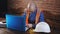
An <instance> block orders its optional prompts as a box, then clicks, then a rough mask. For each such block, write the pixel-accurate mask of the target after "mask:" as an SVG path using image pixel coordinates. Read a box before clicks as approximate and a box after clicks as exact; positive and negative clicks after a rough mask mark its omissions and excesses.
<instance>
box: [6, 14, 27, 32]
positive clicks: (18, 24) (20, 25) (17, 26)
mask: <svg viewBox="0 0 60 34" xmlns="http://www.w3.org/2000/svg"><path fill="white" fill-rule="evenodd" d="M6 26H7V28H8V29H14V30H19V31H27V30H28V28H27V27H26V22H25V16H16V15H8V14H7V15H6Z"/></svg>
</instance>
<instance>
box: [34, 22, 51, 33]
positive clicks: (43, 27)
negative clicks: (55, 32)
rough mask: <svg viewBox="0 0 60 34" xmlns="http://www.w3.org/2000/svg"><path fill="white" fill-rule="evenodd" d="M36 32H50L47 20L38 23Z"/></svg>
mask: <svg viewBox="0 0 60 34" xmlns="http://www.w3.org/2000/svg"><path fill="white" fill-rule="evenodd" d="M33 31H34V32H44V33H50V32H51V31H50V27H49V25H48V24H47V23H46V22H39V23H38V24H37V25H36V28H35V30H33Z"/></svg>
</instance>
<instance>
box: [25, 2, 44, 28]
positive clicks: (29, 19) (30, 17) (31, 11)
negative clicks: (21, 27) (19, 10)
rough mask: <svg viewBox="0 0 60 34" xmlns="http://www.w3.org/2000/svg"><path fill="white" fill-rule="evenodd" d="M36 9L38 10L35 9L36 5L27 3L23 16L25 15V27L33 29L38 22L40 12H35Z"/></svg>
mask: <svg viewBox="0 0 60 34" xmlns="http://www.w3.org/2000/svg"><path fill="white" fill-rule="evenodd" d="M37 9H38V8H37V6H36V4H35V3H33V2H31V3H29V4H28V6H27V8H26V9H25V13H24V14H25V15H26V25H27V26H29V27H33V28H35V25H36V24H37V23H38V22H40V12H41V11H37ZM42 14H43V12H41V16H42ZM42 20H43V19H42ZM43 21H44V20H43Z"/></svg>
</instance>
